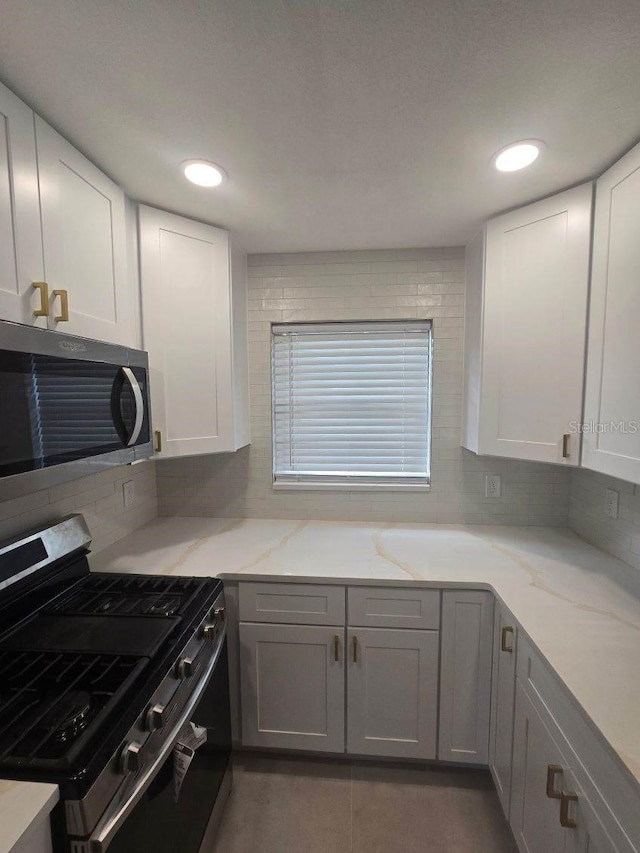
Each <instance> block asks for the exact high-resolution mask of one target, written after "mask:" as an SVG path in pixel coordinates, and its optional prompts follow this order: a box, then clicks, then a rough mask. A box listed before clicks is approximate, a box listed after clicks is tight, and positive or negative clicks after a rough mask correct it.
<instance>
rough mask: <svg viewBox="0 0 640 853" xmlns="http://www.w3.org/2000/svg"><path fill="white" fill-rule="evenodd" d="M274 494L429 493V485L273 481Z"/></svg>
mask: <svg viewBox="0 0 640 853" xmlns="http://www.w3.org/2000/svg"><path fill="white" fill-rule="evenodd" d="M272 488H273V491H274V492H289V491H304V492H430V491H431V485H430V484H429V483H321V482H318V481H315V480H296V481H291V482H283V481H280V482H278V481H275V482H274V483H272Z"/></svg>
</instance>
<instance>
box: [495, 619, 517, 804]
mask: <svg viewBox="0 0 640 853" xmlns="http://www.w3.org/2000/svg"><path fill="white" fill-rule="evenodd" d="M516 631H517V628H516V623H515V621H514V619H513V617H512V616H511V614H510V613H509V612H508V611H507V610H505V609H504V608H503V607H500V606H498V605H496V608H495V617H494V634H493V671H492V675H491V727H490V732H489V769H490V770H491V775H492V777H493V781H494V782H495V786H496V790H497V792H498V797H499V798H500V802H501V803H502V808H503V809H504V813H505V814H506V815H507V817H508V816H509V798H510V795H511V757H512V750H513V714H514V703H515V689H516Z"/></svg>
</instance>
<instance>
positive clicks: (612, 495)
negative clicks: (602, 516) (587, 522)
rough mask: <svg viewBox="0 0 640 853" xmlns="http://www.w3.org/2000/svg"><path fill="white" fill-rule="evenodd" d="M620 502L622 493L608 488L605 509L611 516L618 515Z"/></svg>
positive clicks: (615, 516)
mask: <svg viewBox="0 0 640 853" xmlns="http://www.w3.org/2000/svg"><path fill="white" fill-rule="evenodd" d="M619 503H620V493H619V492H616V491H615V489H607V496H606V500H605V507H604V511H605V512H606V514H607V515H608V516H610V517H611V518H617V517H618V505H619Z"/></svg>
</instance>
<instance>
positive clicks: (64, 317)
mask: <svg viewBox="0 0 640 853" xmlns="http://www.w3.org/2000/svg"><path fill="white" fill-rule="evenodd" d="M51 295H52V296H53V298H54V299H55V297H56V296H59V297H60V313H59V314H54V316H53V319H54V320H57V321H58V322H59V323H68V322H69V294H68V293H67V291H66V290H52V291H51Z"/></svg>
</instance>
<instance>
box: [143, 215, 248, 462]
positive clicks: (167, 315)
mask: <svg viewBox="0 0 640 853" xmlns="http://www.w3.org/2000/svg"><path fill="white" fill-rule="evenodd" d="M140 261H141V284H142V316H143V320H142V326H143V337H144V348H145V349H146V350H148V352H149V367H150V386H151V407H152V411H153V423H154V427H155V429H157V430H159V431H160V433H161V436H162V444H161V448H162V449H161V452H160V454H159V455H160V457H161V458H165V457H170V456H194V455H198V454H204V453H219V452H223V451H229V450H235V449H236V447H235V445H234V437H233V411H234V403H233V388H232V357H231V303H230V290H229V235H228V233H227V232H226V231H223V230H221V229H220V228H214V227H212V226H211V225H203V224H202V223H199V222H192V221H191V220H188V219H183V218H182V217H181V216H173V215H172V214H169V213H164V212H163V211H161V210H154V209H153V208H150V207H141V208H140Z"/></svg>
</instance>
